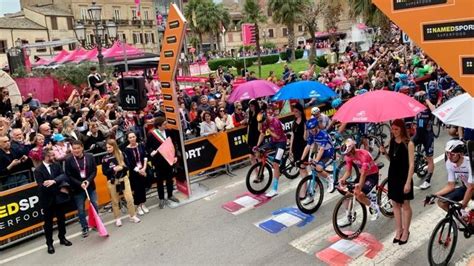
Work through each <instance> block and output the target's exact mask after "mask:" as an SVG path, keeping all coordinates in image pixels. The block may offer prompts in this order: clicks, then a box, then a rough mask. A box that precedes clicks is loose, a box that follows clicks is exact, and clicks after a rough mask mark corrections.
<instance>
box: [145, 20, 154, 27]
mask: <svg viewBox="0 0 474 266" xmlns="http://www.w3.org/2000/svg"><path fill="white" fill-rule="evenodd" d="M143 24H144V25H145V26H153V20H144V21H143Z"/></svg>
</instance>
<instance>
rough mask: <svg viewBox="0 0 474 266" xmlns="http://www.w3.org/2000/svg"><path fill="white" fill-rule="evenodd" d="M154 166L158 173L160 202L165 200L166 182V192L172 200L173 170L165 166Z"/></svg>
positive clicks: (157, 185)
mask: <svg viewBox="0 0 474 266" xmlns="http://www.w3.org/2000/svg"><path fill="white" fill-rule="evenodd" d="M153 166H154V168H155V171H156V178H157V184H156V187H157V190H158V198H159V199H160V200H162V199H165V187H164V184H163V183H164V182H166V192H167V193H168V198H171V197H172V196H173V168H171V167H166V166H165V167H164V166H163V164H162V165H160V166H158V165H157V164H153Z"/></svg>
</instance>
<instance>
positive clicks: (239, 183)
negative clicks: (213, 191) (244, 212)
mask: <svg viewBox="0 0 474 266" xmlns="http://www.w3.org/2000/svg"><path fill="white" fill-rule="evenodd" d="M243 183H245V179H244V180H240V181H237V182H235V183H232V184H230V185H227V186H225V187H224V188H225V189H228V188H233V187H236V186H238V185H241V184H243Z"/></svg>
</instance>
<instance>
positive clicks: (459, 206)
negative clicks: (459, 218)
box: [424, 195, 462, 209]
mask: <svg viewBox="0 0 474 266" xmlns="http://www.w3.org/2000/svg"><path fill="white" fill-rule="evenodd" d="M435 198H438V199H441V200H444V201H446V202H448V204H449V205H451V206H454V207H455V208H456V209H462V204H461V203H459V202H457V201H453V200H450V199H448V198H445V197H443V196H438V195H428V196H426V198H425V201H424V206H426V205H431V204H434V202H433V199H435Z"/></svg>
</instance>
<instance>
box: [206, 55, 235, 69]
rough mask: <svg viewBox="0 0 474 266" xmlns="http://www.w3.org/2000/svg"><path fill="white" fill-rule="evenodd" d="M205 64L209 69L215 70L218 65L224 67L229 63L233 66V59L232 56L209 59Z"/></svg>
mask: <svg viewBox="0 0 474 266" xmlns="http://www.w3.org/2000/svg"><path fill="white" fill-rule="evenodd" d="M207 64H208V65H209V69H210V70H212V71H216V70H217V68H218V67H219V66H224V67H227V66H229V65H231V66H233V64H234V59H232V58H217V59H211V60H209V61H208V62H207Z"/></svg>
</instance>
